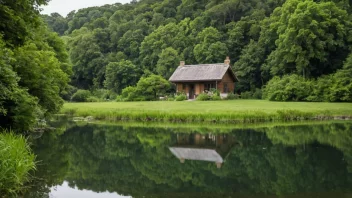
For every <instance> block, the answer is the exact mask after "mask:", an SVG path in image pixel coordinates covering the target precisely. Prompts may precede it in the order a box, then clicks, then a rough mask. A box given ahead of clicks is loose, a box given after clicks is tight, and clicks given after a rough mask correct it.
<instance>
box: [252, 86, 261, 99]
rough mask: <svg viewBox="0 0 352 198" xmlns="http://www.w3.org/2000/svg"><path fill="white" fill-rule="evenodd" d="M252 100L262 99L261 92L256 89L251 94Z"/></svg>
mask: <svg viewBox="0 0 352 198" xmlns="http://www.w3.org/2000/svg"><path fill="white" fill-rule="evenodd" d="M252 98H253V99H262V90H261V89H258V88H256V89H255V91H254V93H253V94H252Z"/></svg>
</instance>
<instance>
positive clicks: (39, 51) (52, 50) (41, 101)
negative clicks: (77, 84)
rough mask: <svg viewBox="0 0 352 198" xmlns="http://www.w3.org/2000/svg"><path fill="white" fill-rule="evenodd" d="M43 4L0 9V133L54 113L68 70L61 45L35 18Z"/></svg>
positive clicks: (9, 4)
mask: <svg viewBox="0 0 352 198" xmlns="http://www.w3.org/2000/svg"><path fill="white" fill-rule="evenodd" d="M46 3H47V1H46V0H33V1H27V0H21V1H16V2H14V1H3V2H2V3H1V5H0V19H1V21H2V23H1V25H0V34H1V35H2V36H1V38H0V46H1V52H0V53H1V54H2V55H1V59H0V70H1V72H0V73H1V80H0V82H1V83H0V84H1V86H0V93H1V95H0V120H1V121H0V127H5V128H13V129H15V130H16V131H18V132H21V131H26V130H29V129H32V128H33V126H34V125H35V124H36V122H37V120H38V119H43V118H44V117H45V116H47V115H50V114H52V113H56V112H58V110H59V109H60V107H61V106H62V104H63V100H62V99H61V97H60V94H61V93H62V92H64V90H65V89H66V88H67V84H68V81H69V75H70V74H71V72H72V71H71V66H70V63H69V60H68V55H67V52H66V48H65V45H64V43H63V42H62V41H61V40H60V38H59V37H58V35H57V34H56V33H52V32H50V31H48V29H47V27H46V26H45V25H44V24H43V22H42V21H41V18H40V16H39V6H40V5H44V4H46Z"/></svg>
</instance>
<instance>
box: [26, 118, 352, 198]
mask: <svg viewBox="0 0 352 198" xmlns="http://www.w3.org/2000/svg"><path fill="white" fill-rule="evenodd" d="M51 124H52V126H53V127H55V128H56V129H55V130H53V131H50V132H46V133H43V134H35V135H33V136H32V137H31V142H32V148H33V150H34V152H35V154H36V155H37V161H38V167H37V171H36V172H35V173H33V176H34V178H35V179H34V181H33V182H31V184H30V189H29V192H28V193H27V194H26V195H25V196H24V197H30V198H32V197H33V198H34V197H55V198H71V197H72V198H73V197H104V198H115V197H145V198H147V197H153V198H156V197H168V198H174V197H175V198H176V197H239V198H259V197H264V198H276V197H290V198H296V197H297V198H298V197H300V198H302V197H303V198H305V197H307V198H308V197H323V198H324V197H346V198H347V197H352V145H351V144H352V123H351V122H325V123H324V122H316V123H315V122H313V123H294V124H287V123H286V124H278V125H275V124H271V125H270V126H262V127H260V126H259V127H258V126H253V127H251V126H243V127H238V126H237V127H232V126H228V125H227V126H221V125H219V126H217V125H210V126H206V125H203V126H198V127H190V126H187V125H184V124H180V125H179V126H177V125H176V124H174V125H173V126H169V127H166V126H162V125H161V126H157V125H156V126H148V125H143V124H141V125H116V124H99V123H84V122H81V123H79V122H72V121H67V120H65V119H63V120H59V121H56V122H53V123H51Z"/></svg>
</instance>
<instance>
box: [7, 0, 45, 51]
mask: <svg viewBox="0 0 352 198" xmlns="http://www.w3.org/2000/svg"><path fill="white" fill-rule="evenodd" d="M48 1H49V0H18V1H12V0H3V1H1V6H0V21H1V24H0V34H2V35H3V39H4V41H5V43H6V45H8V46H12V47H15V46H18V45H22V44H23V43H24V42H25V40H26V38H27V37H29V36H30V35H31V28H35V27H38V26H39V25H40V18H39V10H40V8H39V6H41V5H46V4H47V3H48Z"/></svg>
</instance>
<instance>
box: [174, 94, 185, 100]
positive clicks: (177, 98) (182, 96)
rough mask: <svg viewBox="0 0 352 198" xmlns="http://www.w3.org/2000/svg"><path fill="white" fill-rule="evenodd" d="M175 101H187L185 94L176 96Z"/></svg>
mask: <svg viewBox="0 0 352 198" xmlns="http://www.w3.org/2000/svg"><path fill="white" fill-rule="evenodd" d="M175 100H176V101H183V100H187V96H186V95H185V94H179V95H177V96H176V98H175Z"/></svg>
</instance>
